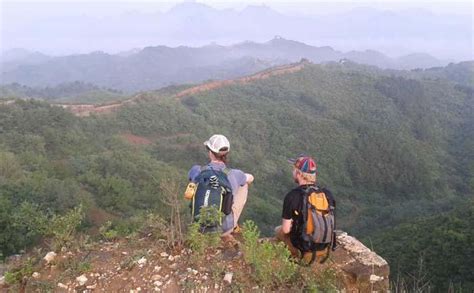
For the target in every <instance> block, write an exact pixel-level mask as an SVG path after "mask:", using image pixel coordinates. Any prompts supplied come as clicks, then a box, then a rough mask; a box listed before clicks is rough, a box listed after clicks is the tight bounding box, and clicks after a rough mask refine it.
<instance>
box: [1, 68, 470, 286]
mask: <svg viewBox="0 0 474 293" xmlns="http://www.w3.org/2000/svg"><path fill="white" fill-rule="evenodd" d="M416 74H417V73H416V72H398V73H397V75H393V74H391V73H390V72H387V71H380V70H374V69H370V68H365V67H364V68H359V67H358V66H352V65H347V66H346V65H344V64H328V65H307V66H305V67H304V69H303V70H301V71H298V72H294V73H291V74H286V75H279V76H273V77H271V78H268V79H263V80H256V81H252V82H249V83H246V84H233V85H230V86H227V87H222V88H218V89H214V90H210V91H207V92H201V93H198V94H194V95H188V96H184V97H181V98H175V97H163V96H162V94H160V95H159V98H156V99H154V96H155V95H158V94H155V93H153V92H151V93H148V94H146V96H147V99H144V100H142V101H141V102H137V103H136V104H134V105H129V106H126V107H123V108H121V109H120V110H119V111H118V112H116V113H115V114H113V115H111V116H91V117H88V118H78V117H74V116H73V115H72V114H70V113H68V112H66V111H65V110H63V109H60V108H58V107H50V106H49V105H48V104H45V103H39V102H32V101H18V102H16V103H15V104H10V105H4V106H0V190H1V192H0V201H1V202H2V207H5V208H2V210H0V224H1V225H2V226H3V227H8V228H6V229H2V231H0V247H1V249H2V253H3V254H4V255H8V254H11V253H15V252H18V251H19V250H21V249H23V248H25V247H27V245H29V244H32V243H35V241H38V240H39V238H40V236H41V235H42V231H40V230H38V229H35V227H37V226H38V225H37V223H35V220H34V219H37V218H45V217H46V218H47V217H51V216H52V215H53V214H54V213H60V214H62V213H65V211H67V210H68V209H71V208H73V207H75V206H77V205H78V204H79V203H80V202H82V203H83V205H84V208H85V210H86V214H87V215H88V221H87V225H89V227H93V226H94V225H101V224H103V223H102V222H103V221H102V222H101V221H100V220H98V218H100V219H102V220H103V219H110V220H113V221H114V223H115V224H114V225H116V226H117V227H118V228H117V229H122V230H123V231H125V232H124V233H126V231H127V229H132V228H133V220H130V219H132V218H131V217H132V216H134V215H137V214H139V213H141V212H142V211H144V210H149V209H155V210H157V211H158V213H161V214H162V215H164V216H165V217H166V215H167V212H168V211H167V208H166V207H165V206H164V205H163V203H162V202H161V201H160V198H162V197H163V184H165V186H168V185H173V186H174V184H178V186H179V188H181V189H184V186H185V184H186V173H187V170H188V168H189V167H190V166H192V165H193V164H195V163H204V162H205V160H206V156H205V149H204V147H203V146H202V142H203V141H204V140H205V139H207V138H208V137H209V136H210V135H211V134H213V133H222V134H225V135H226V136H227V137H228V138H229V139H230V142H231V145H232V151H231V154H230V165H231V166H232V167H235V168H241V169H243V170H244V171H247V172H250V173H252V174H254V175H255V178H256V180H255V184H254V185H253V186H252V187H251V189H250V194H249V200H248V206H247V209H246V210H245V212H244V215H243V218H247V219H253V220H254V221H256V222H257V224H258V225H259V226H260V227H261V228H262V230H263V232H264V233H267V234H270V233H271V231H272V229H273V227H274V226H276V225H277V224H278V223H279V221H280V215H281V204H282V198H283V197H284V195H285V193H286V192H287V191H288V190H289V188H291V186H293V183H292V180H291V166H289V165H288V163H287V158H288V157H292V156H294V155H296V154H299V153H303V152H304V153H308V154H311V155H313V156H315V157H316V159H317V162H318V165H319V181H320V184H321V185H324V186H327V187H328V188H329V189H331V190H332V191H333V193H334V195H335V196H336V199H337V201H338V214H337V216H338V225H339V228H341V229H344V230H347V231H349V232H351V233H352V234H354V235H355V236H356V237H358V238H366V239H369V238H370V239H371V240H372V241H374V243H383V246H384V248H380V246H378V245H377V246H376V249H380V252H381V255H382V256H385V255H384V253H386V256H387V258H388V260H389V261H394V259H395V258H396V254H394V253H393V251H394V249H395V248H396V247H406V249H407V250H409V251H407V255H417V253H418V251H417V250H418V249H420V247H419V246H416V245H409V244H408V242H407V243H405V242H404V241H405V240H403V239H404V238H403V237H400V238H399V239H400V241H396V242H394V241H391V240H390V239H392V238H391V237H395V238H396V235H397V233H401V232H403V231H404V230H403V229H406V228H405V227H406V226H403V225H406V223H412V222H413V225H423V223H424V222H418V221H423V220H418V219H421V218H423V217H429V219H435V220H433V221H435V222H434V223H436V221H442V220H436V218H433V217H435V216H436V215H438V214H439V213H441V212H443V213H444V212H449V211H450V210H452V209H453V207H455V206H458V205H463V204H465V203H468V202H469V199H471V198H472V195H473V187H474V186H473V182H474V177H473V176H474V175H473V174H474V172H473V170H474V158H473V155H472V149H473V146H474V141H473V139H474V121H473V119H474V118H473V117H474V116H473V115H472V113H473V107H474V99H473V95H472V84H471V85H469V84H465V85H463V86H460V85H458V84H457V83H456V82H453V81H451V80H448V79H446V78H445V77H443V76H437V77H436V79H429V78H427V77H426V76H425V75H423V74H422V73H420V74H419V75H416ZM179 188H177V189H179ZM184 210H186V209H185V208H184ZM453 213H454V211H453ZM38 215H40V216H38ZM97 215H100V217H99V216H97ZM440 217H442V216H440ZM127 219H129V220H127ZM415 219H416V222H414V221H415ZM427 221H428V220H427ZM419 223H421V224H419ZM399 224H400V225H402V226H400V227H399V228H395V229H394V228H393V227H394V226H397V225H399ZM462 227H464V226H462ZM83 228H84V229H86V228H87V227H83ZM392 229H393V230H392ZM450 229H454V230H453V231H458V230H456V229H458V228H457V226H454V228H450ZM462 229H464V228H462ZM459 231H461V232H459V233H463V232H462V231H464V230H459ZM427 232H429V230H427ZM391 233H393V234H391ZM467 233H469V232H467ZM25 235H26V237H25ZM426 237H432V236H426ZM384 239H388V240H384ZM453 239H454V238H446V241H447V242H448V244H446V245H448V246H449V245H450V244H452V245H454V243H452V241H453ZM407 241H414V239H408V240H407ZM415 242H416V241H415ZM366 244H367V245H368V246H369V247H370V243H366ZM405 244H406V245H405ZM418 244H419V243H418ZM418 244H417V245H418ZM392 245H393V246H392ZM462 251H463V250H459V252H460V254H461V256H459V255H458V256H457V257H458V258H457V259H459V262H458V264H459V266H460V267H463V265H464V264H466V263H467V262H469V261H471V262H472V256H471V257H465V258H463V257H462V253H463V252H462ZM457 252H458V250H450V253H453V255H455V254H456V253H457ZM413 261H415V260H414V259H409V258H406V259H405V258H403V259H399V263H397V265H398V264H400V270H401V272H402V273H405V272H409V271H410V270H411V269H412V267H411V265H410V264H409V263H410V262H413ZM463 261H466V263H464V262H463ZM438 264H439V263H436V262H433V263H428V264H427V265H431V267H430V268H428V271H429V272H430V273H431V272H433V271H434V270H435V269H436V268H435V267H434V266H436V265H438ZM405 268H406V271H405ZM455 273H456V272H455V271H446V272H444V275H443V276H442V277H439V275H433V276H436V280H439V282H440V283H434V281H435V279H433V284H437V285H438V286H444V285H445V284H446V283H445V281H447V280H452V281H453V282H458V283H462V282H465V281H466V280H467V279H465V277H468V275H466V274H463V275H462V278H461V279H456V278H455V277H454V276H455V275H454V274H455ZM438 277H439V278H438ZM439 288H441V287H439Z"/></svg>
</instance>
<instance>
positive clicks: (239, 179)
mask: <svg viewBox="0 0 474 293" xmlns="http://www.w3.org/2000/svg"><path fill="white" fill-rule="evenodd" d="M204 145H205V146H206V149H207V151H208V156H209V160H210V162H209V163H208V164H207V165H204V166H201V165H194V166H193V167H192V168H191V169H190V170H189V173H188V179H189V181H190V182H194V183H197V181H198V180H199V179H200V175H201V174H203V172H207V171H211V172H212V171H214V172H218V173H219V174H224V175H225V179H226V180H228V183H229V185H230V191H231V193H232V197H231V199H232V200H231V205H230V211H226V210H221V211H223V212H224V214H226V212H229V213H228V214H227V215H226V216H225V217H224V220H223V221H222V230H223V232H224V235H228V234H230V233H232V231H233V230H234V229H235V228H236V227H238V220H239V218H240V215H241V213H242V210H243V207H244V205H245V203H246V201H247V195H248V184H250V183H252V182H253V176H252V175H251V174H246V173H244V172H242V171H241V170H238V169H230V168H228V167H227V166H226V163H227V160H228V158H227V156H228V154H229V151H230V143H229V141H228V140H227V138H226V137H225V136H223V135H219V134H216V135H213V136H211V138H210V139H209V140H207V141H206V142H204ZM221 181H222V180H221ZM198 188H199V187H198ZM224 201H225V199H224ZM223 204H224V209H225V208H226V207H225V205H226V204H225V203H223Z"/></svg>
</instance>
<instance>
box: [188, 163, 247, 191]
mask: <svg viewBox="0 0 474 293" xmlns="http://www.w3.org/2000/svg"><path fill="white" fill-rule="evenodd" d="M207 166H209V167H211V168H212V169H214V170H216V171H222V170H224V168H225V167H226V166H225V164H224V163H216V162H211V163H209V164H207ZM199 174H201V166H199V165H194V166H193V167H192V168H191V169H190V170H189V172H188V179H189V180H190V181H192V182H195V179H196V177H197V176H198V175H199ZM227 179H229V183H230V186H231V188H232V193H233V194H234V196H235V194H236V193H237V190H238V189H239V187H240V186H244V185H245V183H247V177H246V176H245V173H244V172H242V171H241V170H238V169H230V172H229V174H227Z"/></svg>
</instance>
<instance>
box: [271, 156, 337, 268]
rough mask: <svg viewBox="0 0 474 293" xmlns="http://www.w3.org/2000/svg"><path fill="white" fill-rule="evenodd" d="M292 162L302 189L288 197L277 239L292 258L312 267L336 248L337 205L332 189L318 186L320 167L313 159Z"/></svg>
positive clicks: (298, 188) (295, 179)
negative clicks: (318, 169) (297, 258)
mask: <svg viewBox="0 0 474 293" xmlns="http://www.w3.org/2000/svg"><path fill="white" fill-rule="evenodd" d="M289 162H290V163H291V164H292V165H293V172H292V176H293V179H294V181H295V183H296V184H298V186H297V187H296V188H294V189H292V190H291V191H290V192H288V194H286V196H285V199H284V202H283V212H282V222H281V226H278V227H277V228H275V233H276V238H277V239H278V240H280V241H283V242H284V243H285V244H286V245H287V246H288V249H289V251H290V252H291V254H292V256H294V257H299V258H301V259H304V260H305V262H306V263H308V264H311V263H313V262H314V261H315V260H317V261H318V262H321V263H322V262H324V261H325V260H326V259H327V258H328V257H329V253H330V251H331V250H333V249H334V248H335V233H334V228H335V217H334V210H335V207H336V202H335V200H334V197H333V196H332V193H331V192H330V191H329V190H328V189H326V188H321V187H319V186H318V185H317V184H316V176H317V165H316V162H315V161H314V159H313V158H312V157H310V156H306V155H300V156H298V157H297V158H296V159H290V160H289Z"/></svg>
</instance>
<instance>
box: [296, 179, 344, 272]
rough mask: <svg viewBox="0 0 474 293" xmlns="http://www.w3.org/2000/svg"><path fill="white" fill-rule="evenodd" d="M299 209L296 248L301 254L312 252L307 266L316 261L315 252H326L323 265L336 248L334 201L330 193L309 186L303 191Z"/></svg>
mask: <svg viewBox="0 0 474 293" xmlns="http://www.w3.org/2000/svg"><path fill="white" fill-rule="evenodd" d="M303 192H304V194H303V195H302V196H303V205H302V208H301V215H302V223H301V225H300V227H299V229H298V234H299V243H298V245H297V248H298V249H299V250H300V251H301V252H302V255H303V254H304V253H305V252H312V253H313V255H312V258H311V261H310V263H309V264H311V263H312V262H313V261H314V260H315V259H316V251H323V250H326V255H325V257H324V258H323V259H322V260H321V261H320V263H323V262H325V261H326V260H327V258H328V257H329V253H330V251H331V250H334V249H335V247H336V234H335V229H336V219H335V209H336V201H335V200H334V197H333V196H332V193H331V192H330V191H329V190H327V189H325V188H319V187H318V186H309V187H308V188H306V189H305V190H304V191H303Z"/></svg>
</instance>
